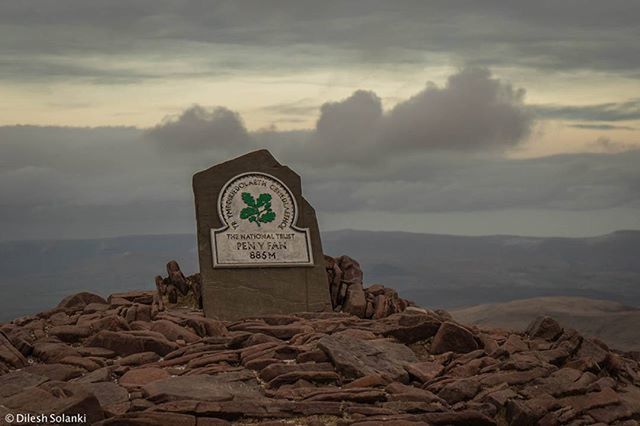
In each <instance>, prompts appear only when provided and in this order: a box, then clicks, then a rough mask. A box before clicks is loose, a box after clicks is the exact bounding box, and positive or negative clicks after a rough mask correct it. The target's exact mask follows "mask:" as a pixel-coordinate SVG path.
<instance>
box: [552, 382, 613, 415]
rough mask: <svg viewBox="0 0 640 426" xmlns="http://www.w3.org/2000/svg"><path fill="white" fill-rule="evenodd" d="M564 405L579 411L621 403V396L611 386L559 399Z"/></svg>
mask: <svg viewBox="0 0 640 426" xmlns="http://www.w3.org/2000/svg"><path fill="white" fill-rule="evenodd" d="M558 403H559V404H560V405H561V406H563V407H571V408H572V409H573V410H575V411H576V412H577V413H583V412H585V411H587V410H590V409H593V408H599V407H605V406H608V405H614V404H618V403H620V397H619V396H618V394H617V393H616V392H615V391H614V390H613V389H611V388H606V389H603V390H602V391H600V392H592V393H587V394H585V395H575V396H568V397H566V398H562V399H559V400H558Z"/></svg>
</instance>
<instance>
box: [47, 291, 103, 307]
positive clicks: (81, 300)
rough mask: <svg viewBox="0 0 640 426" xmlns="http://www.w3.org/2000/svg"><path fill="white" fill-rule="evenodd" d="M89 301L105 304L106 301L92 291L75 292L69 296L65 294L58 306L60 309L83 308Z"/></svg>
mask: <svg viewBox="0 0 640 426" xmlns="http://www.w3.org/2000/svg"><path fill="white" fill-rule="evenodd" d="M90 303H102V304H106V303H107V301H106V300H104V299H103V298H102V297H100V296H98V295H97V294H93V293H86V292H84V293H76V294H72V295H71V296H67V297H65V298H64V299H62V301H61V302H60V303H58V308H60V309H84V307H85V306H87V305H88V304H90Z"/></svg>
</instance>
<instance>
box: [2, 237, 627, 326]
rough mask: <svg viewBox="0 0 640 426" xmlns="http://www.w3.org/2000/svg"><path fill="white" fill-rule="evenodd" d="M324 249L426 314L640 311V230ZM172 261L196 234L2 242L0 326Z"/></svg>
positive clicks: (337, 240) (147, 279) (137, 283)
mask: <svg viewBox="0 0 640 426" xmlns="http://www.w3.org/2000/svg"><path fill="white" fill-rule="evenodd" d="M323 245H324V251H325V252H326V253H327V254H330V255H333V256H337V255H341V254H348V255H350V256H351V257H353V258H355V259H357V260H358V261H359V262H360V263H361V265H362V267H363V270H364V272H365V282H366V283H368V284H373V283H376V282H378V283H382V284H385V285H386V286H388V287H394V288H396V289H398V290H399V291H400V293H401V295H402V296H403V297H405V298H408V299H412V300H414V301H416V302H417V303H419V304H421V305H424V306H429V307H443V308H455V307H463V306H470V305H476V304H482V303H496V302H506V301H510V300H515V299H522V298H530V297H540V296H582V297H589V298H596V299H604V300H613V301H619V302H624V303H625V304H627V305H631V306H640V262H638V255H639V254H640V231H620V232H615V233H613V234H609V235H606V236H602V237H595V238H531V237H515V236H487V237H462V236H450V235H431V234H414V233H406V232H371V231H335V232H327V233H324V234H323ZM170 259H176V260H177V261H178V262H179V263H180V265H181V267H182V270H184V271H185V272H188V273H190V272H193V271H196V270H197V256H196V242H195V237H194V236H193V235H184V234H182V235H147V236H127V237H120V238H109V239H92V240H57V241H18V242H0V295H1V296H2V297H1V298H0V321H3V320H7V319H11V318H15V317H18V316H20V315H25V314H28V313H33V312H38V311H42V310H45V309H47V308H49V307H51V306H54V305H55V304H56V303H57V302H58V301H59V300H60V299H61V298H62V297H64V296H65V295H68V294H70V293H73V292H76V291H80V290H88V291H93V292H96V293H99V294H102V295H105V296H106V295H108V294H110V293H113V292H118V291H126V290H130V289H138V288H149V289H150V288H153V286H154V284H153V277H154V276H155V275H157V274H160V273H161V272H163V271H164V267H165V263H166V262H167V261H168V260H170Z"/></svg>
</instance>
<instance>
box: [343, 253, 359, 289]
mask: <svg viewBox="0 0 640 426" xmlns="http://www.w3.org/2000/svg"><path fill="white" fill-rule="evenodd" d="M336 264H337V265H338V267H339V268H340V271H342V281H343V282H347V283H349V284H360V285H362V278H363V275H364V274H363V273H362V268H361V267H360V264H359V263H358V262H357V261H356V260H355V259H352V258H351V257H349V256H340V257H338V258H336Z"/></svg>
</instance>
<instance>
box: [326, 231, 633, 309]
mask: <svg viewBox="0 0 640 426" xmlns="http://www.w3.org/2000/svg"><path fill="white" fill-rule="evenodd" d="M323 242H324V246H325V251H326V252H327V253H328V254H330V255H339V254H348V255H350V256H352V257H354V258H355V259H357V260H358V261H359V262H360V263H361V264H362V266H363V270H364V272H365V281H366V282H368V283H373V282H380V283H384V284H385V285H387V286H389V287H394V288H396V289H398V290H399V291H401V293H402V295H403V297H406V298H408V299H412V300H415V301H416V302H418V303H420V304H423V305H426V306H431V307H444V308H455V307H462V306H471V305H476V304H479V303H494V302H506V301H510V300H515V299H524V298H530V297H540V296H580V297H589V298H595V299H605V300H613V301H618V302H623V303H625V304H628V305H632V306H640V261H639V260H638V259H639V258H640V257H639V256H640V231H619V232H614V233H612V234H609V235H605V236H600V237H593V238H537V237H517V236H486V237H464V236H451V235H431V234H414V233H405V232H368V231H340V232H329V233H327V234H325V235H324V239H323Z"/></svg>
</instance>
